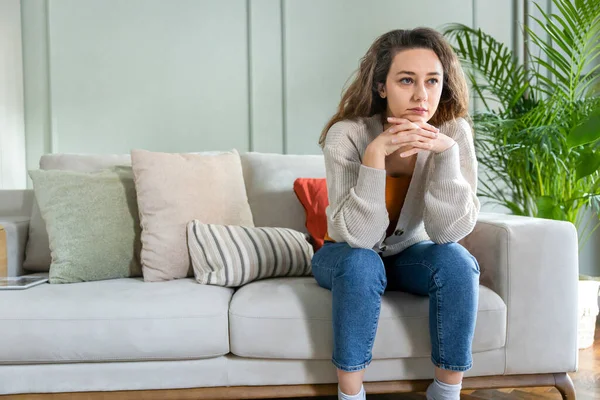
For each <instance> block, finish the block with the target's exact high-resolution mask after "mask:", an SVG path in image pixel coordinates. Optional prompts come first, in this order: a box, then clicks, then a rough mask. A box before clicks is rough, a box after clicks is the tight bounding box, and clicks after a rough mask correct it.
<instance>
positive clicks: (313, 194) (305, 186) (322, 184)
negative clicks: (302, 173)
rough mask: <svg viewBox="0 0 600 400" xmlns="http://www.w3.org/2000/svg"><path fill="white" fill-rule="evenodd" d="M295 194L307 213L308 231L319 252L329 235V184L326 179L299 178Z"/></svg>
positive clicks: (295, 184) (295, 182)
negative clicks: (327, 210)
mask: <svg viewBox="0 0 600 400" xmlns="http://www.w3.org/2000/svg"><path fill="white" fill-rule="evenodd" d="M294 193H296V196H297V197H298V200H300V203H301V204H302V206H303V207H304V210H305V212H306V229H307V230H308V233H309V234H310V236H311V239H312V245H313V248H314V250H315V251H317V250H319V249H320V248H321V247H322V246H323V243H324V241H325V235H326V234H327V216H326V214H325V209H326V208H327V206H328V205H329V198H328V197H327V182H326V180H325V178H298V179H296V180H295V181H294Z"/></svg>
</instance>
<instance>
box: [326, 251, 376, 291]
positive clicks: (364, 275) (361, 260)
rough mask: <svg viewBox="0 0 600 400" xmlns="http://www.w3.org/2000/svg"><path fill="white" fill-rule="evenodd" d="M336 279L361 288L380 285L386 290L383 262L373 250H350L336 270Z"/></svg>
mask: <svg viewBox="0 0 600 400" xmlns="http://www.w3.org/2000/svg"><path fill="white" fill-rule="evenodd" d="M333 275H334V279H335V280H343V281H344V282H346V283H348V284H351V285H352V286H355V287H356V288H357V290H359V289H360V288H361V287H370V286H372V285H378V286H379V285H380V286H381V287H382V288H385V286H386V285H387V279H386V275H385V267H384V265H383V260H382V259H381V257H380V256H379V254H377V253H376V252H375V251H373V250H371V249H361V248H350V247H349V248H348V250H347V251H346V253H345V255H344V257H343V258H342V259H340V260H339V262H338V264H337V265H336V267H335V269H334V274H333Z"/></svg>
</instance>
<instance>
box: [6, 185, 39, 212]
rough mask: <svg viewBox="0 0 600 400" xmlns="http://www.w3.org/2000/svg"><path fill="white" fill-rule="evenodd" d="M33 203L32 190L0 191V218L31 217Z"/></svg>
mask: <svg viewBox="0 0 600 400" xmlns="http://www.w3.org/2000/svg"><path fill="white" fill-rule="evenodd" d="M34 201H35V200H34V193H33V190H32V189H24V190H12V189H10V190H0V218H2V217H4V216H10V217H13V216H19V215H31V210H32V207H33V203H34Z"/></svg>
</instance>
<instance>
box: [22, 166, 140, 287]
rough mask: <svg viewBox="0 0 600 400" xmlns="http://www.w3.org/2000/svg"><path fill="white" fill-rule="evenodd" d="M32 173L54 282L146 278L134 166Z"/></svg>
mask: <svg viewBox="0 0 600 400" xmlns="http://www.w3.org/2000/svg"><path fill="white" fill-rule="evenodd" d="M29 174H30V176H31V179H32V180H33V186H34V188H35V194H36V198H37V201H38V205H39V206H40V210H41V212H42V216H43V217H44V221H45V222H46V229H47V231H48V237H49V239H50V248H51V251H52V265H51V268H50V283H73V282H84V281H97V280H102V279H113V278H127V277H135V276H142V270H141V266H140V262H139V252H140V249H141V242H140V230H141V229H140V222H139V216H138V208H137V202H136V196H135V186H134V184H133V173H132V171H131V167H114V168H112V169H110V170H104V171H102V172H75V171H57V170H47V171H44V170H33V171H30V172H29Z"/></svg>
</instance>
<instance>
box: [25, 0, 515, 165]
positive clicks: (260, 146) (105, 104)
mask: <svg viewBox="0 0 600 400" xmlns="http://www.w3.org/2000/svg"><path fill="white" fill-rule="evenodd" d="M22 13H23V16H22V18H23V46H24V64H25V83H26V85H25V94H26V97H25V100H26V101H25V111H26V136H27V165H28V167H30V168H34V167H36V166H37V162H38V160H39V157H40V156H41V155H42V154H43V153H45V152H78V153H127V152H129V150H130V149H131V148H147V149H150V150H161V151H201V150H222V149H229V148H234V147H235V148H237V149H238V150H240V151H247V150H255V151H264V152H283V153H297V154H307V153H309V154H310V153H319V148H318V146H317V145H316V141H317V138H318V135H319V132H320V130H321V128H322V127H323V125H324V123H325V122H326V120H327V118H328V117H329V116H330V115H331V113H332V112H333V110H334V109H335V107H336V105H337V102H338V101H339V97H340V93H341V91H342V87H343V85H344V83H345V82H346V81H347V79H348V78H349V76H350V75H351V73H352V72H353V71H354V70H355V69H356V68H357V66H358V62H359V59H360V57H361V56H362V55H363V54H364V53H365V51H366V49H367V48H368V46H369V45H370V43H371V42H372V41H373V39H374V38H375V37H376V36H378V35H380V34H381V33H383V32H386V31H388V30H390V29H394V28H400V27H405V28H410V27H416V26H419V25H427V26H431V27H436V28H439V27H441V26H442V25H444V24H446V23H450V22H462V23H465V24H469V25H472V24H476V25H477V26H481V27H484V28H486V29H489V30H490V31H493V32H494V33H495V34H498V35H499V37H501V38H506V40H507V41H510V40H512V39H511V38H512V27H513V24H512V2H506V3H504V4H501V5H497V4H496V3H495V2H494V3H492V2H489V1H487V0H448V1H444V2H441V1H437V0H421V1H420V2H419V3H418V6H415V3H414V2H408V1H398V0H378V1H365V0H327V1H322V0H302V1H300V0H252V1H246V0H228V1H221V0H205V1H201V0H179V1H177V2H170V1H163V0H127V1H122V0H23V1H22Z"/></svg>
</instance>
